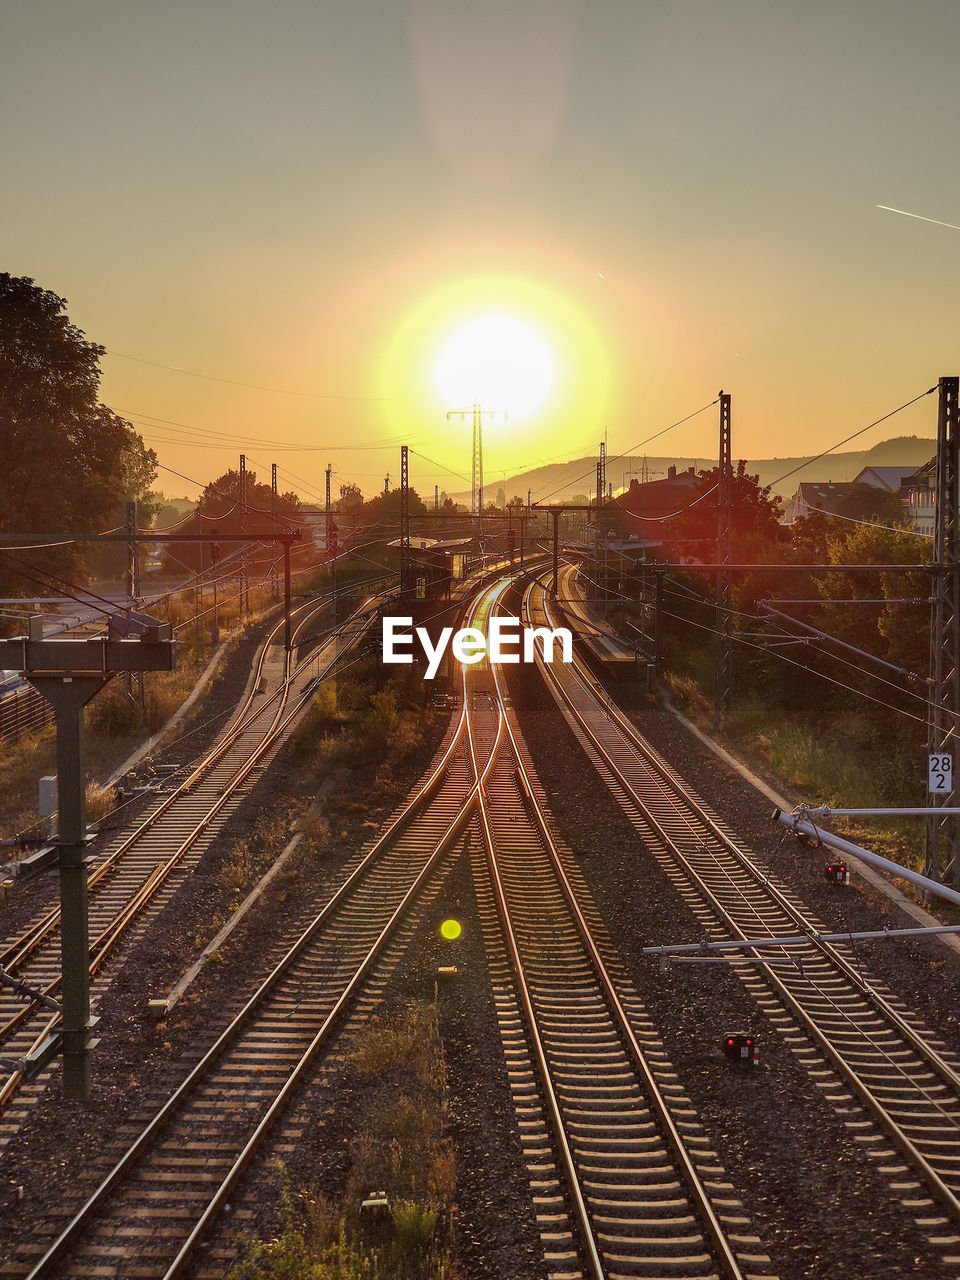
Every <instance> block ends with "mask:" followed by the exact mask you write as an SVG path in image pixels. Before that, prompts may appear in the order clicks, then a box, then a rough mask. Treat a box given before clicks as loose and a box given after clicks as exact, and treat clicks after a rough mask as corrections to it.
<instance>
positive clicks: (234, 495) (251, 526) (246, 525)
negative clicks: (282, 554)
mask: <svg viewBox="0 0 960 1280" xmlns="http://www.w3.org/2000/svg"><path fill="white" fill-rule="evenodd" d="M243 494H244V487H243V482H242V480H241V477H240V472H239V471H233V470H231V471H225V472H224V473H223V475H222V476H219V477H218V478H217V479H216V480H211V481H210V483H209V484H208V485H207V486H206V487H205V488H204V490H203V493H202V494H201V495H200V501H199V502H198V503H197V510H196V513H195V514H194V515H192V516H191V517H190V518H189V520H186V521H184V523H183V524H182V525H181V526H180V530H179V532H182V533H200V534H203V535H204V537H210V536H215V535H216V534H217V533H233V534H235V533H250V534H253V533H268V532H271V531H274V528H275V526H274V522H273V506H272V504H273V490H272V489H271V487H270V485H268V484H260V483H258V481H257V473H256V472H255V471H248V472H247V473H246V502H245V504H244V499H243ZM244 505H245V507H246V510H245V511H243V507H244ZM300 519H301V504H300V499H299V498H298V497H297V495H296V494H295V493H294V492H293V491H292V490H288V491H287V492H286V493H278V494H277V526H278V531H279V532H284V531H285V530H287V529H289V527H290V525H291V522H294V523H295V522H297V521H299V520H300ZM202 546H203V544H202V543H189V542H186V543H181V544H180V545H179V546H177V547H176V548H175V549H174V550H172V551H169V552H168V553H167V556H166V559H167V560H168V561H170V562H172V563H171V571H172V572H174V573H176V572H177V571H178V564H177V562H179V567H180V568H182V567H183V566H187V567H189V568H191V569H195V570H196V569H200V568H201V566H202V565H209V563H210V554H211V553H210V550H209V547H208V548H207V549H206V550H203V549H202ZM264 546H266V549H267V550H266V553H261V552H259V551H258V552H254V551H250V550H248V553H247V556H246V559H248V560H249V561H250V562H251V563H253V561H256V562H257V563H258V564H259V563H260V562H261V561H263V560H266V559H268V558H269V560H274V559H275V558H276V556H277V554H279V552H278V550H275V549H274V548H273V546H272V544H270V543H266V544H264ZM228 550H236V544H233V545H231V546H229V548H228V546H227V545H226V544H225V545H224V546H223V547H222V548H221V549H220V554H221V555H226V554H228Z"/></svg>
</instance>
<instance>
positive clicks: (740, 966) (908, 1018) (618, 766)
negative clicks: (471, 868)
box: [524, 568, 960, 1267]
mask: <svg viewBox="0 0 960 1280" xmlns="http://www.w3.org/2000/svg"><path fill="white" fill-rule="evenodd" d="M574 574H575V570H573V569H572V568H571V569H567V570H565V571H564V578H563V587H562V594H564V595H568V594H570V592H571V591H572V590H574V589H575V588H574ZM524 609H525V614H526V616H527V618H528V619H529V621H530V622H531V623H533V624H535V625H537V624H539V625H543V624H546V625H553V622H552V604H551V600H550V598H549V596H548V594H547V592H546V589H545V585H544V583H543V582H542V581H537V582H534V583H533V584H532V585H531V586H530V587H529V588H528V590H527V592H526V595H525V599H524ZM540 667H541V671H542V672H543V675H544V678H545V680H546V682H547V685H548V687H549V688H550V690H551V692H552V694H553V696H554V698H555V699H556V701H557V704H558V706H559V707H560V710H561V711H562V713H563V714H564V716H565V717H566V719H567V721H568V723H569V724H570V725H571V727H572V728H573V730H574V732H575V734H576V735H577V737H578V738H579V739H580V741H581V743H582V744H583V746H584V748H585V750H586V751H587V754H588V755H589V756H590V757H591V759H592V760H593V762H594V764H595V765H596V767H597V768H598V770H599V772H600V773H601V775H602V776H603V777H604V779H605V780H606V782H607V784H608V786H609V787H610V789H611V791H612V792H613V794H614V796H615V797H616V798H617V799H618V801H619V802H620V804H621V806H622V807H623V809H624V811H625V813H626V814H627V816H628V817H629V818H630V820H631V822H632V823H633V824H634V826H635V827H636V829H637V830H638V832H639V833H640V835H641V837H642V838H643V840H644V843H645V844H646V845H647V847H648V848H649V849H650V850H651V852H652V854H653V856H654V857H655V858H656V859H657V861H658V862H659V864H660V865H661V867H662V868H663V870H664V872H665V873H666V875H667V876H668V877H669V879H670V880H671V881H672V882H673V883H674V885H675V886H676V887H677V889H678V890H679V891H680V893H681V894H682V896H683V897H684V899H685V900H686V902H687V903H688V904H689V906H690V907H691V909H692V910H693V912H694V914H695V916H696V917H697V919H698V920H699V921H700V923H701V924H702V926H703V928H704V930H705V932H706V933H707V934H708V936H709V937H710V938H711V940H722V939H723V940H726V939H738V940H744V939H747V938H760V937H784V938H786V937H794V938H795V937H796V936H797V935H798V934H801V935H805V936H806V938H807V940H805V941H803V942H800V943H796V942H794V943H785V944H784V946H783V948H782V949H778V953H777V954H776V955H771V954H770V952H769V951H767V950H766V949H765V950H764V951H760V950H759V949H754V950H752V951H746V952H745V953H744V958H743V961H742V962H733V968H734V969H735V971H736V972H737V973H738V975H739V977H740V978H741V980H742V981H743V982H744V984H745V985H746V986H747V988H748V990H749V991H750V992H751V994H752V995H753V997H754V998H755V1000H756V1001H757V1003H758V1005H759V1006H760V1008H761V1009H762V1010H763V1012H764V1014H765V1015H766V1016H767V1017H768V1018H769V1019H770V1020H771V1021H772V1023H773V1025H774V1026H775V1027H776V1028H777V1030H778V1031H779V1032H780V1033H781V1034H782V1035H783V1036H784V1037H785V1039H786V1041H787V1043H788V1044H789V1045H790V1047H791V1049H792V1050H793V1051H794V1052H795V1053H796V1055H797V1056H798V1057H799V1058H800V1060H801V1061H802V1062H803V1063H804V1065H805V1067H806V1069H807V1070H808V1072H809V1073H810V1074H811V1076H812V1078H813V1079H814V1081H815V1083H816V1084H817V1085H818V1086H819V1087H820V1088H821V1089H822V1090H823V1093H824V1096H825V1097H826V1098H827V1099H828V1100H829V1102H830V1103H831V1104H832V1106H833V1107H834V1108H835V1109H836V1110H837V1111H838V1113H839V1114H840V1115H841V1116H842V1117H843V1119H844V1122H845V1124H846V1126H847V1128H848V1129H849V1131H850V1133H851V1135H852V1137H853V1138H854V1139H855V1140H856V1141H857V1142H858V1143H859V1144H861V1145H862V1147H863V1149H864V1150H865V1151H866V1152H867V1154H868V1155H870V1156H871V1157H872V1158H873V1159H874V1160H876V1162H877V1165H878V1168H879V1170H880V1172H881V1173H882V1174H883V1175H884V1176H885V1177H886V1179H887V1180H888V1183H889V1185H890V1186H891V1188H892V1189H893V1190H894V1191H895V1192H896V1193H897V1194H898V1195H899V1197H900V1199H901V1201H902V1203H903V1204H904V1206H905V1207H906V1208H907V1209H908V1210H909V1211H910V1212H911V1213H912V1215H913V1216H914V1218H915V1220H916V1221H917V1223H918V1225H919V1226H920V1228H921V1230H922V1231H923V1232H924V1234H925V1235H926V1237H927V1239H928V1241H929V1242H930V1243H931V1245H932V1246H933V1247H934V1248H935V1249H936V1250H938V1251H939V1253H940V1254H941V1256H942V1258H943V1261H944V1263H945V1265H948V1266H952V1267H957V1266H958V1265H960V1233H958V1228H960V1062H958V1060H957V1058H956V1057H955V1055H953V1054H952V1053H951V1052H950V1051H948V1050H947V1048H946V1047H945V1046H944V1044H943V1043H942V1042H941V1041H940V1040H938V1039H937V1038H936V1036H935V1035H933V1033H932V1032H931V1031H930V1030H929V1028H927V1027H926V1026H924V1024H923V1023H922V1022H921V1020H920V1019H919V1018H918V1017H916V1016H915V1015H914V1014H913V1013H912V1012H911V1011H910V1009H909V1008H907V1007H906V1005H905V1004H904V1003H903V1002H902V1001H901V1000H899V999H898V998H897V997H896V996H895V995H894V994H893V993H892V992H890V991H889V990H888V989H887V988H886V987H885V986H884V985H883V984H881V983H880V982H878V981H877V980H876V979H874V978H873V977H872V976H871V975H870V974H869V973H868V972H866V971H865V970H864V969H863V967H862V963H861V958H860V957H859V956H856V955H855V954H854V953H853V951H852V949H851V948H850V947H849V946H846V945H839V944H835V943H826V942H821V941H815V940H814V939H813V937H811V936H810V935H813V934H816V933H822V932H825V930H824V928H823V926H822V925H821V923H820V922H819V921H818V920H816V919H815V918H814V917H813V916H812V915H811V914H810V913H809V911H808V910H807V909H806V908H805V907H804V906H803V904H801V903H800V902H799V901H798V900H797V899H796V898H795V897H794V896H793V895H792V894H791V893H790V892H789V890H787V889H786V887H785V886H783V885H782V884H780V883H779V882H778V881H777V880H776V879H775V877H773V876H771V875H770V874H769V873H768V872H767V871H766V870H765V869H764V868H763V867H761V866H760V865H759V864H758V863H757V862H756V860H755V859H754V858H753V857H752V856H751V855H750V853H749V852H748V851H747V850H746V849H744V848H743V847H742V846H740V845H739V844H738V843H737V841H736V839H735V837H734V836H733V834H732V832H731V831H730V830H729V829H728V828H727V827H726V826H725V825H724V824H723V822H722V821H721V820H720V819H719V818H718V817H717V816H716V815H715V814H714V813H712V812H711V811H710V810H709V809H708V808H707V807H706V806H705V805H704V804H703V803H702V801H700V800H699V798H698V797H697V796H696V795H695V794H694V792H693V791H692V789H691V788H690V787H689V786H688V785H687V784H686V783H685V782H684V781H683V780H682V779H681V778H680V777H679V776H678V775H677V774H676V773H675V772H674V771H673V770H672V769H671V768H670V766H669V765H668V764H667V763H666V761H665V760H664V759H663V758H662V757H661V756H660V755H659V753H657V752H656V751H655V750H654V749H653V747H652V746H651V745H650V743H648V742H647V741H646V739H645V738H643V736H642V735H641V734H640V733H639V731H638V730H637V729H636V727H635V726H634V725H633V724H632V722H631V721H629V720H628V719H627V717H626V716H625V715H623V713H622V712H621V711H620V710H619V708H618V707H617V706H616V705H615V704H614V703H613V701H612V700H611V699H610V698H609V697H608V696H607V695H606V694H605V693H604V692H603V690H602V689H601V688H600V686H599V685H598V683H597V681H596V680H595V678H594V677H593V676H592V675H591V674H590V673H589V672H588V671H587V670H586V669H585V668H584V667H583V666H582V664H581V663H580V662H579V661H575V662H574V663H573V664H572V665H570V666H562V665H557V664H553V665H547V664H544V663H543V662H540Z"/></svg>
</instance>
